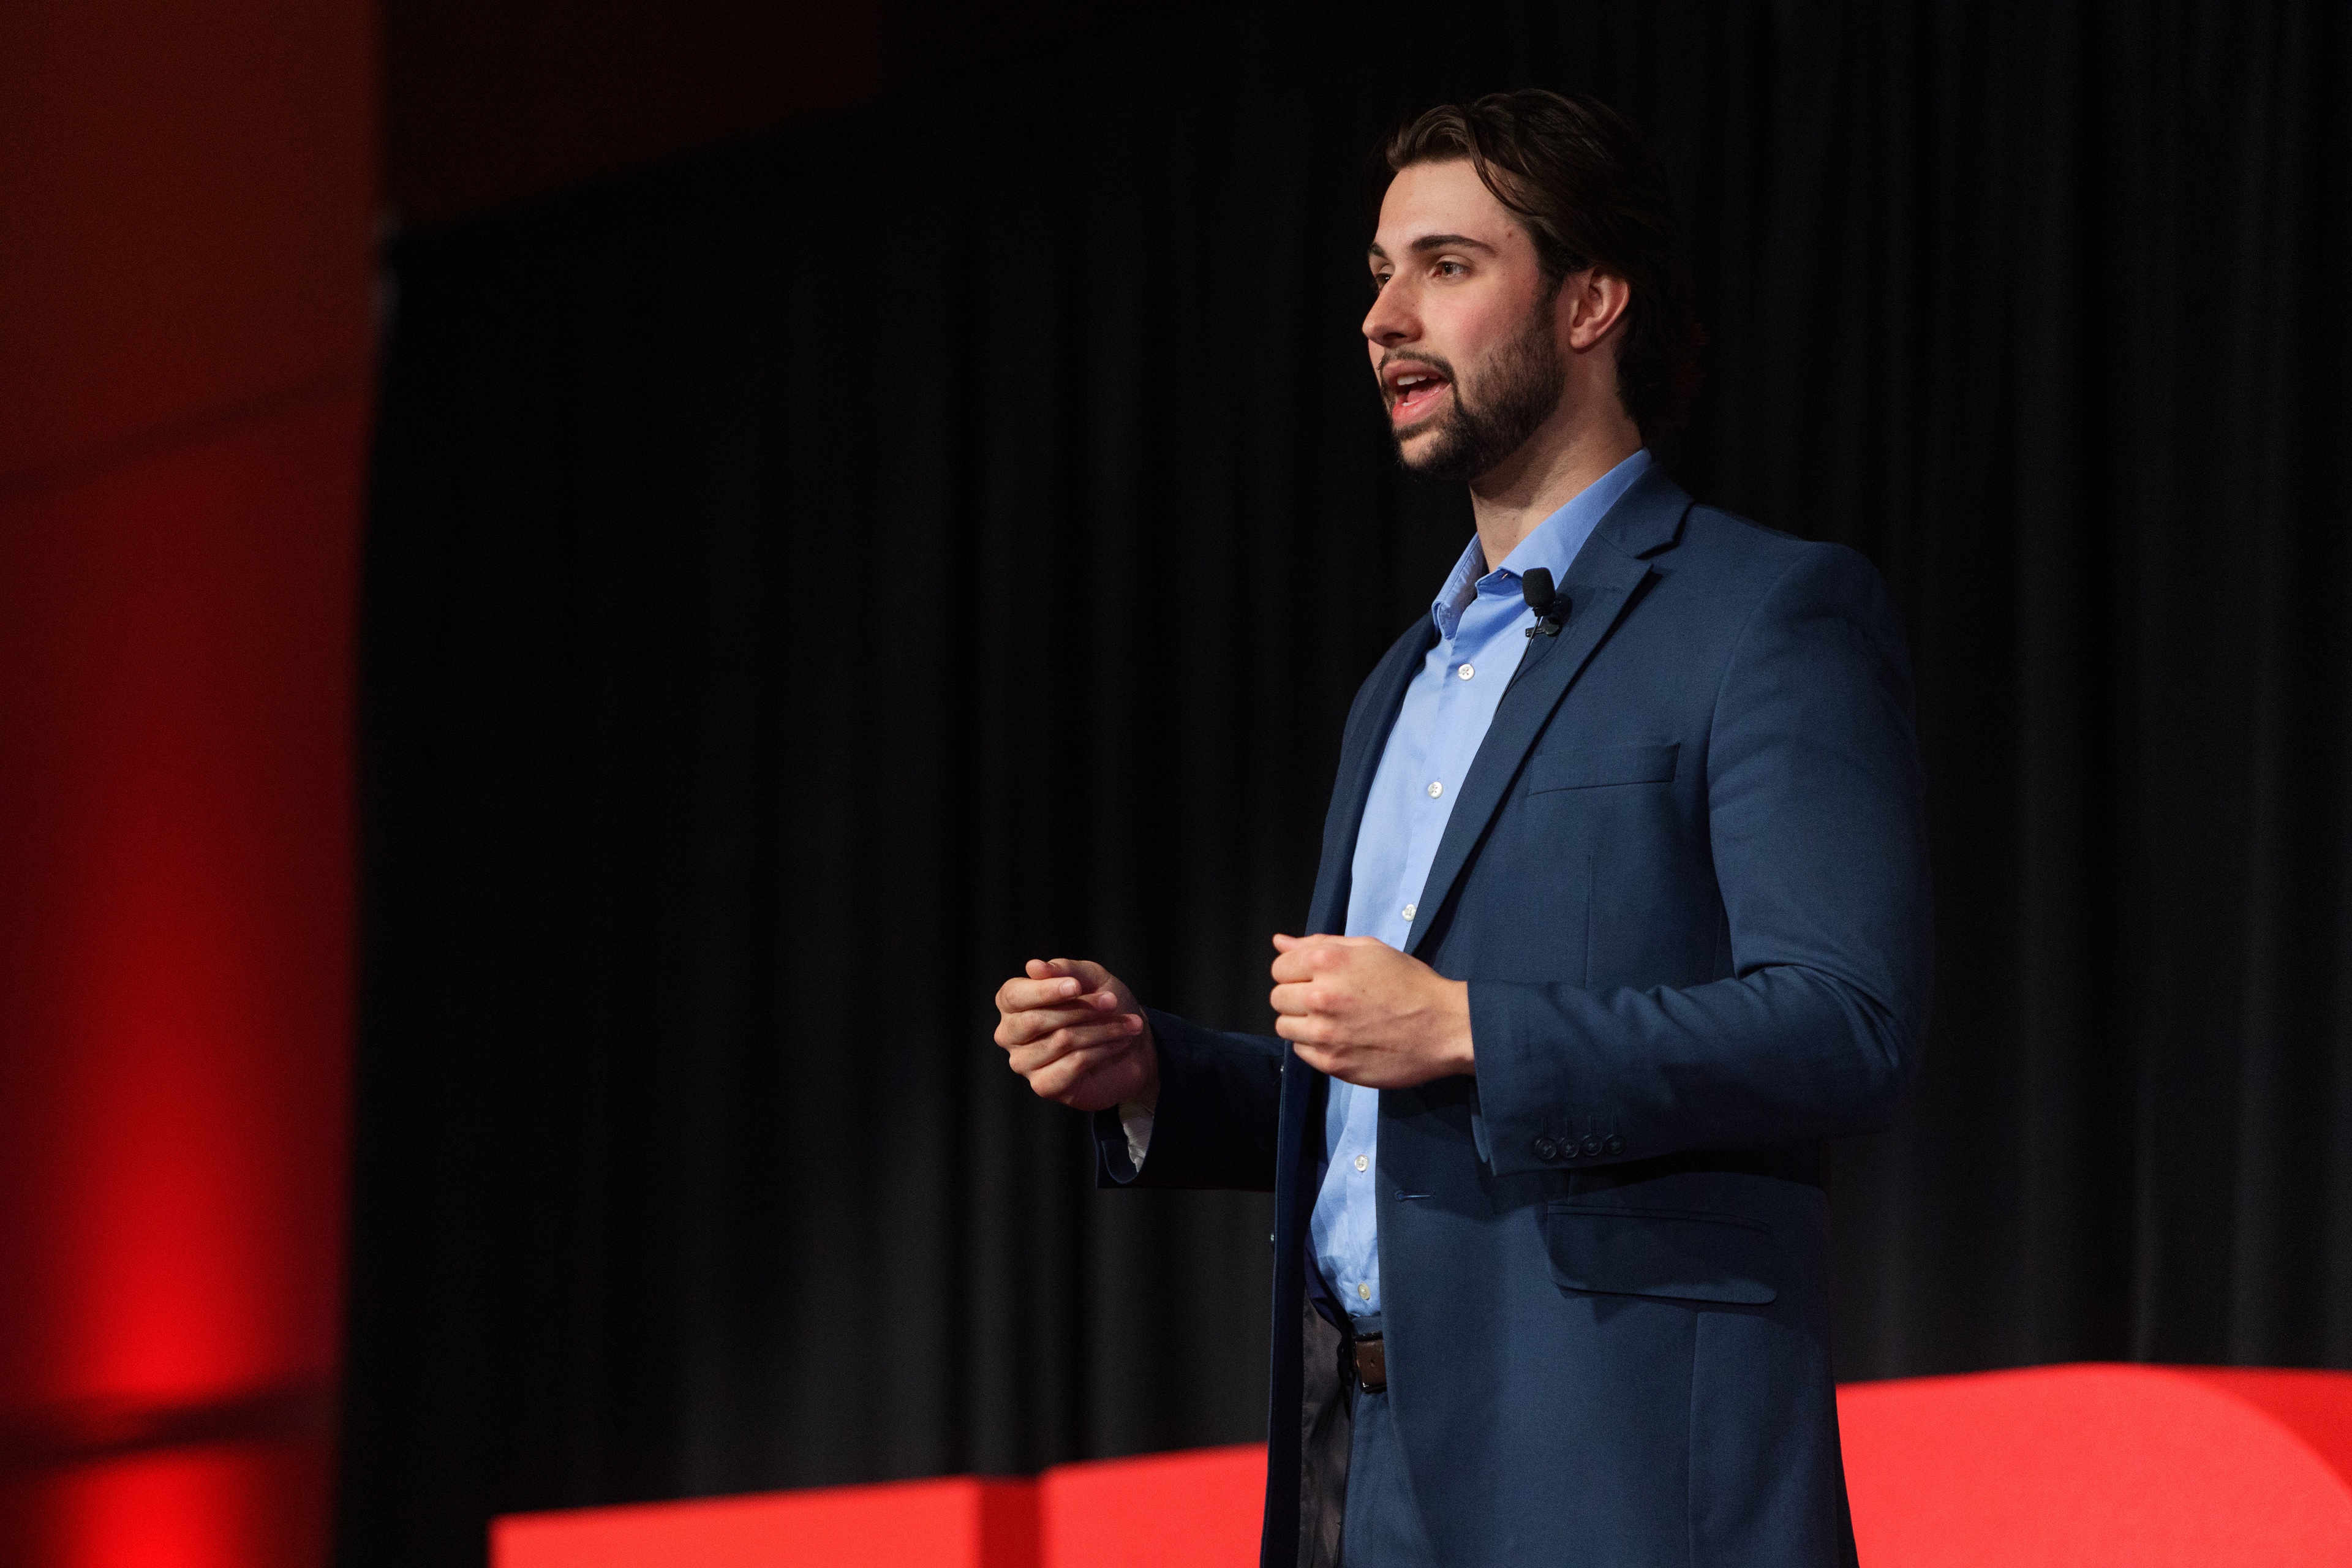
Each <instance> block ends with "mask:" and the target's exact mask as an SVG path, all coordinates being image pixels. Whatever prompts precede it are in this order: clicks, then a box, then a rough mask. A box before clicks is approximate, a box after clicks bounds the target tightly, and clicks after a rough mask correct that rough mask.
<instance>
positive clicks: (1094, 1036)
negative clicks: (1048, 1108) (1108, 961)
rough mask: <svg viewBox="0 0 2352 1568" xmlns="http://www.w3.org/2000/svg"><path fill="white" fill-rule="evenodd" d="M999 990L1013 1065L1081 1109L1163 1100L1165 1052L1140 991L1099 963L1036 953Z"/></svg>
mask: <svg viewBox="0 0 2352 1568" xmlns="http://www.w3.org/2000/svg"><path fill="white" fill-rule="evenodd" d="M1026 970H1027V973H1026V974H1025V976H1024V978H1021V979H1016V980H1008V981H1006V982H1005V983H1004V984H1003V985H1000V986H998V987H997V990H996V1010H997V1012H998V1013H999V1014H1000V1015H1002V1016H1000V1017H999V1018H998V1020H997V1024H996V1043H997V1044H998V1045H1000V1046H1003V1047H1004V1052H1005V1055H1006V1056H1007V1057H1009V1058H1011V1059H1012V1063H1013V1071H1014V1072H1017V1073H1019V1074H1020V1075H1021V1076H1022V1077H1023V1078H1025V1079H1028V1080H1029V1087H1030V1088H1031V1089H1035V1090H1036V1091H1037V1092H1038V1093H1039V1094H1040V1095H1042V1096H1044V1097H1045V1099H1047V1100H1058V1101H1060V1102H1061V1103H1062V1104H1064V1105H1066V1106H1069V1107H1070V1108H1071V1109H1073V1110H1108V1109H1109V1108H1110V1107H1112V1106H1115V1105H1139V1106H1142V1107H1143V1108H1145V1109H1146V1110H1149V1109H1150V1108H1151V1107H1152V1106H1154V1105H1157V1104H1158V1103H1159V1102H1160V1053H1159V1051H1158V1049H1157V1047H1154V1045H1153V1044H1152V1040H1151V1024H1150V1020H1149V1019H1147V1018H1145V1017H1144V1016H1143V1009H1142V1008H1141V1007H1140V1006H1139V1005H1137V1003H1136V1000H1135V993H1133V992H1131V991H1129V989H1128V988H1127V987H1126V986H1125V985H1124V984H1120V982H1119V979H1118V976H1117V975H1115V974H1113V973H1111V972H1110V971H1109V970H1108V969H1105V968H1104V967H1103V966H1102V965H1101V964H1099V963H1089V962H1088V961H1087V960H1086V959H1083V958H1056V959H1052V960H1046V959H1042V958H1033V959H1031V960H1030V961H1029V963H1028V964H1027V966H1026Z"/></svg>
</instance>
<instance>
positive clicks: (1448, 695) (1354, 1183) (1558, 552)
mask: <svg viewBox="0 0 2352 1568" xmlns="http://www.w3.org/2000/svg"><path fill="white" fill-rule="evenodd" d="M1649 466H1650V454H1649V453H1648V452H1646V451H1640V452H1636V453H1634V454H1633V456H1632V457H1630V458H1626V459H1625V460H1624V461H1623V462H1622V463H1620V464H1618V465H1617V466H1616V467H1615V468H1612V469H1610V470H1609V471H1608V472H1607V473H1606V474H1603V475H1602V476H1601V478H1600V479H1596V480H1594V481H1593V483H1592V484H1591V485H1590V486H1588V487H1587V488H1586V489H1584V490H1583V491H1581V492H1580V494H1578V495H1577V497H1576V498H1575V499H1574V500H1571V501H1570V502H1569V503H1568V504H1567V505H1566V506H1564V507H1562V508H1560V509H1559V510H1558V511H1556V512H1554V513H1552V514H1551V515H1550V516H1549V517H1548V518H1546V519H1544V520H1543V521H1541V522H1540V523H1538V524H1537V525H1536V528H1535V531H1534V532H1532V533H1530V534H1528V536H1527V537H1526V538H1525V539H1523V540H1521V541H1519V543H1518V548H1517V549H1516V550H1513V551H1512V552H1511V553H1510V555H1509V557H1508V558H1507V559H1506V560H1505V561H1504V562H1503V563H1502V564H1501V565H1500V566H1498V567H1496V569H1495V570H1494V571H1492V572H1488V573H1486V575H1484V576H1480V575H1479V572H1480V570H1481V569H1482V568H1483V567H1484V566H1485V565H1486V557H1485V556H1484V555H1483V554H1481V553H1480V552H1479V549H1478V541H1477V538H1476V536H1475V535H1473V536H1472V538H1471V540H1470V543H1469V546H1468V548H1466V549H1465V550H1464V551H1463V552H1462V559H1461V560H1460V561H1458V562H1456V563H1454V574H1453V575H1452V576H1450V577H1448V578H1447V579H1446V580H1445V587H1444V590H1443V591H1442V592H1440V593H1439V595H1437V599H1436V602H1435V603H1433V605H1430V615H1431V616H1432V617H1433V618H1434V619H1435V621H1436V622H1437V644H1436V646H1435V647H1432V648H1431V649H1430V650H1429V655H1428V657H1427V658H1424V659H1423V660H1422V665H1421V668H1420V670H1419V671H1418V672H1417V673H1416V674H1415V675H1414V676H1413V678H1412V683H1411V684H1410V685H1408V686H1407V687H1406V688H1405V693H1404V702H1403V705H1402V707H1400V708H1399V709H1398V710H1397V718H1396V725H1395V727H1394V728H1393V729H1391V731H1389V742H1388V748H1387V749H1386V750H1385V751H1383V752H1381V765H1380V771H1379V772H1378V773H1375V774H1374V775H1373V777H1372V793H1371V795H1370V798H1369V799H1367V800H1366V801H1365V803H1364V820H1363V824H1362V826H1360V827H1359V828H1358V829H1357V832H1356V858H1355V859H1354V861H1353V862H1352V882H1351V885H1350V889H1349V894H1348V931H1347V934H1348V935H1349V936H1372V937H1378V938H1380V940H1381V941H1382V942H1387V943H1388V944H1389V945H1390V946H1391V947H1394V948H1399V949H1402V947H1404V945H1405V943H1406V942H1407V941H1408V939H1409V938H1410V937H1411V934H1412V923H1413V917H1414V915H1415V914H1416V913H1417V912H1418V909H1417V904H1416V900H1419V899H1420V897H1421V894H1422V888H1423V884H1424V883H1425V882H1427V881H1428V879H1429V867H1430V862H1431V861H1433V860H1434V859H1435V858H1437V844H1438V840H1439V839H1441V838H1443V837H1444V835H1445V819H1446V818H1447V817H1448V816H1452V815H1453V812H1454V795H1455V793H1456V792H1457V791H1458V790H1459V789H1460V787H1461V784H1462V780H1463V776H1464V775H1465V774H1466V773H1469V771H1470V762H1471V759H1472V758H1474V757H1475V756H1476V755H1477V754H1478V744H1479V742H1482V741H1484V740H1485V739H1486V726H1487V725H1488V724H1490V723H1492V722H1493V721H1494V718H1495V710H1496V708H1497V707H1499V706H1500V705H1501V703H1502V700H1503V689H1504V688H1505V687H1507V686H1508V685H1509V684H1510V680H1511V675H1512V672H1513V671H1514V670H1516V669H1517V668H1518V665H1519V658H1520V656H1521V655H1522V654H1524V653H1526V651H1527V646H1528V639H1527V637H1526V632H1527V629H1528V627H1529V626H1533V625H1535V612H1534V611H1532V610H1530V609H1528V606H1527V601H1526V600H1525V599H1524V598H1523V597H1522V596H1521V589H1520V585H1519V580H1520V578H1521V576H1522V575H1523V574H1526V573H1527V572H1528V571H1531V570H1532V569H1534V568H1536V567H1538V566H1541V567H1544V568H1546V569H1548V570H1549V572H1550V573H1551V575H1552V581H1553V582H1555V583H1559V582H1563V581H1565V580H1566V578H1567V576H1568V568H1569V563H1570V562H1572V561H1574V560H1575V559H1576V552H1578V551H1580V550H1581V549H1583V548H1584V542H1585V541H1586V540H1587V539H1589V538H1591V535H1592V530H1593V526H1594V525H1595V524H1596V523H1598V522H1599V521H1601V518H1602V517H1603V516H1604V515H1605V514H1606V513H1607V512H1608V510H1609V509H1610V508H1611V507H1612V506H1614V505H1616V504H1617V498H1618V497H1620V496H1622V495H1623V494H1624V493H1625V491H1626V489H1627V488H1628V487H1630V486H1631V485H1632V484H1633V481H1634V480H1635V479H1640V478H1641V477H1642V475H1643V472H1644V471H1646V470H1647V469H1648V468H1649ZM1380 1099H1381V1097H1380V1095H1379V1093H1378V1092H1377V1091H1375V1090H1372V1089H1360V1088H1358V1087H1356V1086H1355V1085H1353V1084H1348V1083H1341V1082H1339V1080H1338V1079H1333V1080H1332V1083H1331V1102H1330V1107H1329V1109H1328V1110H1327V1111H1326V1112H1325V1115H1324V1119H1323V1146H1324V1149H1325V1151H1326V1152H1325V1156H1324V1159H1325V1164H1324V1168H1323V1175H1322V1181H1321V1184H1320V1185H1319V1186H1318V1188H1317V1191H1316V1195H1315V1213H1314V1215H1313V1217H1312V1219H1311V1220H1310V1221H1309V1223H1308V1227H1307V1235H1308V1245H1310V1246H1311V1247H1313V1248H1314V1249H1315V1261H1316V1264H1317V1266H1318V1268H1320V1269H1321V1270H1322V1275H1323V1281H1324V1283H1325V1285H1326V1286H1327V1287H1328V1289H1329V1291H1330V1293H1331V1295H1332V1296H1333V1297H1334V1298H1336V1299H1337V1300H1338V1301H1339V1305H1340V1306H1341V1307H1342V1308H1344V1309H1345V1310H1347V1311H1348V1312H1349V1314H1350V1315H1351V1316H1353V1317H1355V1318H1357V1319H1359V1320H1377V1319H1378V1318H1379V1316H1380V1310H1381V1247H1380V1226H1379V1221H1378V1219H1377V1217H1376V1214H1375V1209H1374V1206H1373V1199H1372V1194H1373V1190H1374V1184H1375V1183H1377V1182H1378V1181H1379V1180H1380V1173H1381V1165H1380Z"/></svg>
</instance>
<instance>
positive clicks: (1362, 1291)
mask: <svg viewBox="0 0 2352 1568" xmlns="http://www.w3.org/2000/svg"><path fill="white" fill-rule="evenodd" d="M1371 1299H1372V1288H1371V1287H1370V1285H1359V1286H1357V1287H1356V1300H1359V1301H1369V1300H1371Z"/></svg>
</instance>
